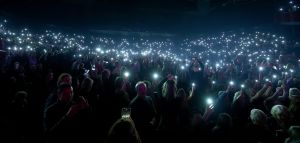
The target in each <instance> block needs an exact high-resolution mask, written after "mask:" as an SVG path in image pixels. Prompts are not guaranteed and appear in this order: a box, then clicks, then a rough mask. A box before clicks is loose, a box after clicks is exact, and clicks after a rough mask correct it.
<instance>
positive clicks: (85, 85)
mask: <svg viewBox="0 0 300 143" xmlns="http://www.w3.org/2000/svg"><path fill="white" fill-rule="evenodd" d="M93 84H94V81H93V80H92V79H91V78H89V77H87V78H85V79H84V80H83V81H82V83H81V87H80V89H81V90H82V91H89V90H91V89H92V86H93Z"/></svg>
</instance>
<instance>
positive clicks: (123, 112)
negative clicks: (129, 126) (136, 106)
mask: <svg viewBox="0 0 300 143" xmlns="http://www.w3.org/2000/svg"><path fill="white" fill-rule="evenodd" d="M130 115H131V108H122V110H121V117H122V118H130Z"/></svg>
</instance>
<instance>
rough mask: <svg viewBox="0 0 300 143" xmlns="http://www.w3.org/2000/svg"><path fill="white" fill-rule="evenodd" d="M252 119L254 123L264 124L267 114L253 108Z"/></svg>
mask: <svg viewBox="0 0 300 143" xmlns="http://www.w3.org/2000/svg"><path fill="white" fill-rule="evenodd" d="M250 119H251V121H252V123H253V124H254V125H264V124H265V123H266V121H267V116H266V114H265V113H264V112H263V111H261V110H259V109H252V110H251V112H250Z"/></svg>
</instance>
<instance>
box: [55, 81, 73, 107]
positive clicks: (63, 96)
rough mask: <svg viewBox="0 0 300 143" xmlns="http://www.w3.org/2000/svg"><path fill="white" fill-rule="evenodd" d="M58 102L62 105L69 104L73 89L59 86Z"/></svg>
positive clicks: (65, 85) (70, 86)
mask: <svg viewBox="0 0 300 143" xmlns="http://www.w3.org/2000/svg"><path fill="white" fill-rule="evenodd" d="M57 94H58V95H57V97H58V101H60V102H63V103H69V102H71V101H72V99H73V88H72V85H70V84H66V83H64V84H61V85H60V86H59V87H58V90H57Z"/></svg>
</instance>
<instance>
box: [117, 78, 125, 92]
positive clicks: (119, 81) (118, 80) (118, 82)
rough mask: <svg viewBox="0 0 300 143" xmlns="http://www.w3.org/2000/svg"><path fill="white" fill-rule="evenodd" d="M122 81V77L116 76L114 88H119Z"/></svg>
mask: <svg viewBox="0 0 300 143" xmlns="http://www.w3.org/2000/svg"><path fill="white" fill-rule="evenodd" d="M123 83H124V79H123V78H122V77H119V76H118V77H117V78H116V79H115V88H116V89H121V88H122V86H123Z"/></svg>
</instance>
